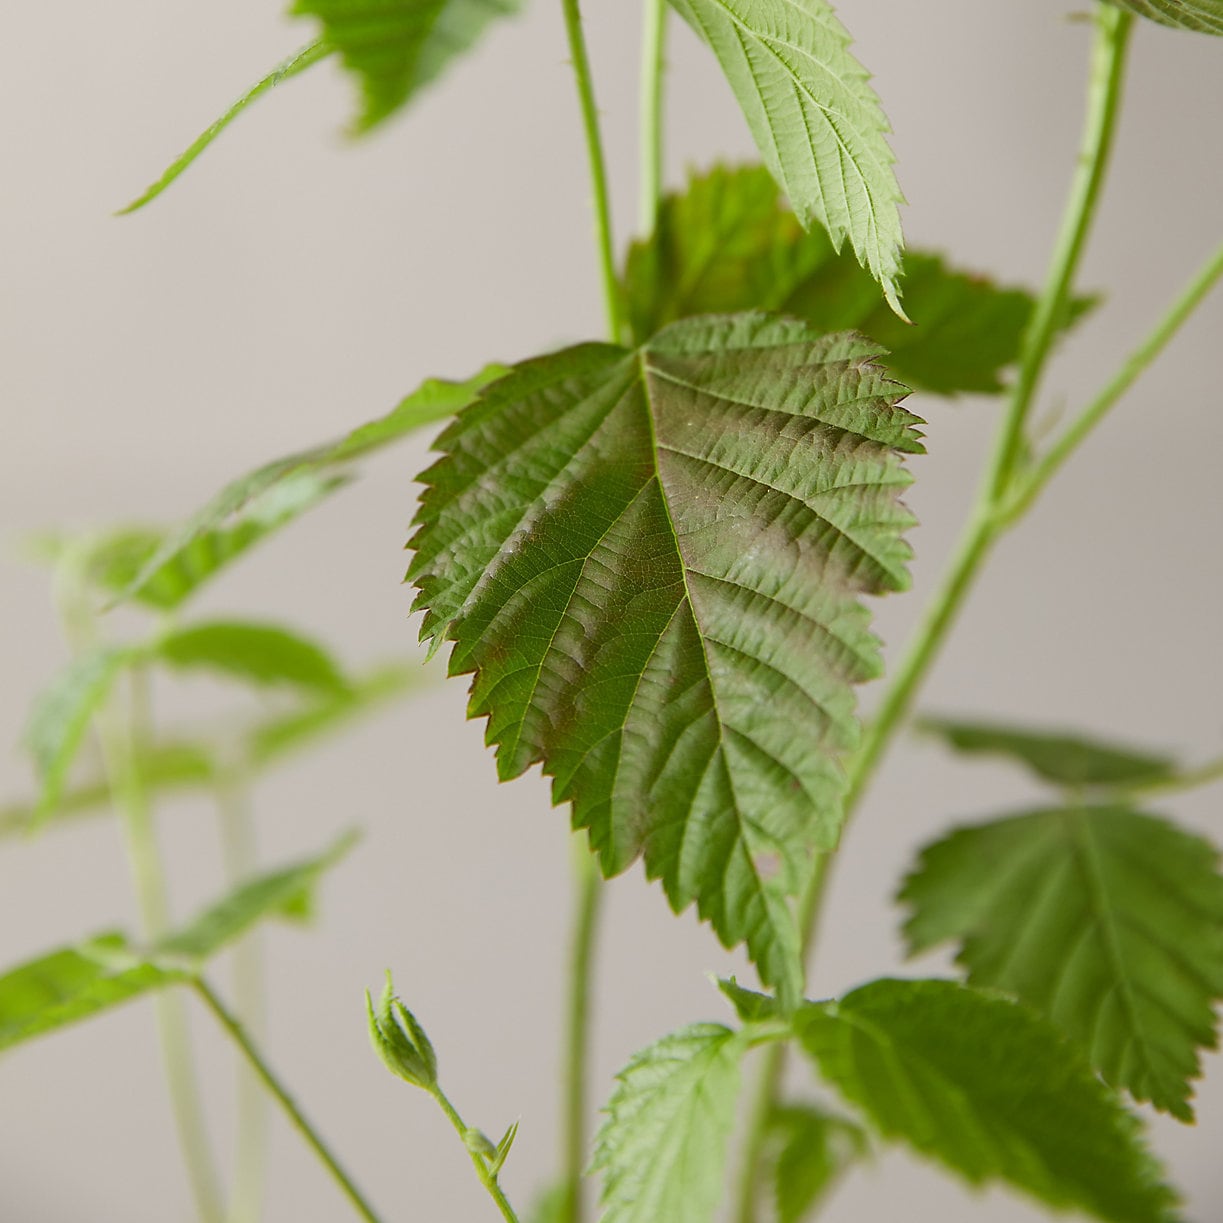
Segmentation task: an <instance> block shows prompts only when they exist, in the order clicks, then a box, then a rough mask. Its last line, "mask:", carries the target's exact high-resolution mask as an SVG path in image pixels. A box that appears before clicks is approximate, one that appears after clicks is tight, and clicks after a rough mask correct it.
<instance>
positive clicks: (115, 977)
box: [0, 934, 186, 1049]
mask: <svg viewBox="0 0 1223 1223" xmlns="http://www.w3.org/2000/svg"><path fill="white" fill-rule="evenodd" d="M185 979H186V974H184V973H181V972H175V971H173V970H170V969H167V968H159V967H157V966H155V965H153V964H146V963H143V962H142V961H141V960H140V959H139V957H137V956H136V955H135V953H134V952H133V951H132V948H131V946H130V945H129V943H128V942H127V939H126V938H124V936H123V935H121V934H104V935H102V936H100V937H98V938H95V939H91V940H90V941H89V942H88V943H83V944H81V945H80V946H79V947H66V948H63V949H61V950H59V951H53V952H51V953H50V954H48V955H44V956H40V957H39V958H38V959H36V960H31V961H29V962H28V963H26V964H22V965H21V966H20V967H18V968H15V969H13V970H12V971H11V972H8V973H5V975H4V976H2V977H0V1049H7V1048H8V1047H10V1046H11V1045H17V1044H20V1043H21V1042H22V1041H26V1040H30V1039H32V1038H33V1037H35V1036H41V1035H43V1034H44V1033H46V1032H53V1031H55V1030H56V1029H57V1028H63V1027H67V1026H68V1025H69V1024H72V1023H77V1022H79V1021H80V1020H82V1019H89V1018H91V1017H92V1016H94V1015H97V1014H100V1013H101V1012H102V1011H107V1010H110V1009H111V1008H112V1007H116V1006H119V1005H121V1004H122V1003H124V1002H127V1001H129V1000H130V999H132V998H137V997H139V996H140V995H141V994H144V993H148V992H149V991H150V990H153V989H160V988H162V987H163V986H165V985H170V984H173V983H174V982H175V981H181V980H185Z"/></svg>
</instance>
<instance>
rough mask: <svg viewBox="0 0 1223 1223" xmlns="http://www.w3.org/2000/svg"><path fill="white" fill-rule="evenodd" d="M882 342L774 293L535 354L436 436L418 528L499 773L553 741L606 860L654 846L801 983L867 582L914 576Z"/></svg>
mask: <svg viewBox="0 0 1223 1223" xmlns="http://www.w3.org/2000/svg"><path fill="white" fill-rule="evenodd" d="M873 357H874V350H873V349H872V348H871V347H870V346H869V345H867V344H866V343H864V342H863V341H862V340H861V339H859V338H858V337H854V336H830V337H827V336H821V335H817V334H816V333H814V332H813V331H811V330H810V329H809V328H806V327H804V326H803V325H802V324H800V323H796V322H793V321H791V320H779V319H769V318H765V317H763V316H758V315H750V316H739V317H732V318H718V319H696V320H687V321H685V322H682V323H677V324H675V325H674V326H672V327H670V328H668V329H667V330H665V331H663V332H661V333H660V334H659V335H658V336H656V337H655V338H654V339H653V340H652V341H651V342H650V343H649V344H647V345H645V346H644V347H642V348H640V349H637V350H635V351H626V350H624V349H622V348H617V347H613V346H610V345H600V344H587V345H581V346H579V347H577V348H572V349H568V350H566V351H564V352H560V353H556V354H553V355H551V356H547V357H542V358H539V359H537V360H534V361H528V362H526V363H524V364H523V365H521V366H519V367H518V368H517V369H516V370H515V372H514V373H513V374H511V375H509V376H508V377H506V378H505V379H503V380H502V381H501V382H499V383H497V384H496V385H495V386H493V387H490V388H489V389H488V390H487V391H486V392H485V393H484V395H483V396H482V398H481V400H480V401H479V402H478V403H477V404H476V405H475V406H474V407H472V408H471V409H468V410H467V411H465V412H463V413H462V414H460V416H459V418H458V420H456V421H455V423H454V424H453V425H451V426H450V428H449V429H447V430H446V431H445V432H444V433H443V434H442V436H441V438H440V439H439V440H438V443H437V447H438V449H440V450H442V451H443V452H444V454H445V457H444V458H442V459H441V460H440V461H439V462H438V463H436V464H435V465H434V466H433V467H432V468H431V469H430V470H429V471H428V472H426V473H425V474H424V476H423V477H422V480H423V481H424V483H425V484H426V485H428V488H427V491H426V493H425V495H424V497H423V499H422V503H421V508H420V511H419V513H418V515H417V519H416V523H417V528H418V529H417V532H416V534H415V536H414V537H413V539H412V541H411V547H413V548H414V549H415V550H416V556H415V558H414V559H413V561H412V566H411V568H410V570H409V577H410V578H411V579H413V580H414V581H415V582H416V583H417V585H418V586H419V588H420V595H419V597H418V599H417V601H416V607H417V608H420V609H424V610H425V612H426V615H425V618H424V623H423V626H422V629H421V636H422V637H423V638H431V639H432V640H433V643H434V647H435V648H436V647H437V646H438V645H440V643H441V642H442V641H444V640H447V639H453V640H454V641H455V642H456V645H455V648H454V650H453V652H452V654H451V657H450V673H451V674H452V675H461V674H467V673H470V672H474V673H475V680H474V682H473V685H472V693H471V700H470V703H469V707H468V712H469V715H470V716H471V717H488V719H489V723H488V728H487V732H486V739H487V740H488V742H489V743H490V744H496V746H497V766H498V771H499V774H500V776H501V777H502V778H503V779H508V778H511V777H517V776H518V775H519V774H521V773H522V772H524V771H525V770H526V769H527V768H529V767H530V766H531V765H532V764H534V763H536V762H537V761H538V762H542V764H543V769H544V772H545V773H546V774H548V775H550V776H552V777H553V778H554V783H553V788H552V796H553V801H554V802H556V803H558V804H559V803H563V802H572V803H573V821H574V824H575V826H576V827H581V828H588V829H589V830H590V834H591V844H592V846H593V848H594V849H595V850H596V852H597V853H598V854H599V857H600V862H601V866H602V869H603V871H604V873H605V874H608V875H611V874H615V873H616V872H618V871H622V870H625V869H626V868H627V867H628V866H629V865H630V864H631V863H632V862H633V861H634V859H635V858H636V857H637V856H638V855H639V854H644V857H645V865H646V871H647V874H648V875H649V876H650V877H651V878H658V877H661V878H662V880H663V885H664V887H665V889H666V892H667V896H668V898H669V900H670V902H671V904H672V906H673V907H674V908H675V909H676V911H679V910H682V909H683V908H685V907H686V906H687V905H689V904H691V903H693V902H695V903H696V904H697V907H698V910H699V912H700V913H701V915H702V917H704V918H705V919H706V920H708V921H710V922H711V923H712V924H713V927H714V929H715V930H716V932H717V933H718V935H719V937H720V938H721V939H722V941H723V942H724V943H726V944H727V945H731V944H734V943H738V942H742V941H746V942H747V946H748V949H749V952H750V954H751V956H752V958H753V960H754V961H755V963H756V965H757V966H758V968H759V970H760V973H761V976H762V978H763V979H764V980H765V982H766V983H768V984H769V985H771V986H775V987H776V988H777V989H778V990H779V993H780V994H781V995H782V998H783V1002H785V1003H786V1004H787V1005H792V1004H794V1003H796V1002H797V1000H798V998H799V996H800V994H801V968H800V966H799V962H798V935H797V931H796V929H795V924H794V918H793V915H792V913H791V912H790V909H789V906H788V904H787V899H786V898H787V897H788V896H791V895H793V894H794V893H795V892H796V891H797V890H798V888H799V887H800V886H801V883H802V881H803V880H804V879H805V878H806V877H807V873H808V871H809V869H810V856H811V853H812V851H813V850H814V849H816V848H817V847H818V848H828V847H830V846H832V845H833V844H835V841H836V837H837V832H838V830H839V827H840V822H841V809H840V799H841V794H842V792H843V788H844V778H843V775H842V770H841V767H840V765H839V763H838V757H839V755H840V754H841V753H842V752H843V751H844V750H846V749H848V748H850V747H852V746H853V745H854V743H856V741H857V737H858V723H857V719H856V717H855V709H854V705H855V698H854V691H853V685H854V684H856V683H858V682H861V681H863V680H865V679H869V678H871V677H873V676H876V675H878V674H879V671H880V668H881V662H880V657H879V649H878V642H877V641H876V639H875V638H874V636H873V635H872V633H871V632H870V621H869V613H868V611H867V609H866V607H865V606H864V605H863V604H862V602H861V601H860V598H859V596H860V595H862V594H865V593H871V594H877V593H881V592H883V591H886V590H898V589H902V588H903V587H904V586H905V585H906V584H907V582H908V575H907V572H906V569H905V564H906V561H907V559H908V557H909V549H908V546H907V544H905V542H904V540H903V538H902V533H903V531H904V529H905V528H906V527H907V526H908V525H909V524H910V523H911V522H912V518H911V516H910V515H909V513H908V511H907V510H906V509H905V508H904V507H903V506H902V505H901V503H900V502H899V500H898V497H899V493H900V491H901V490H902V489H903V488H904V487H905V486H906V485H907V484H908V483H909V476H908V474H907V473H906V471H905V470H904V468H903V465H902V464H901V462H900V459H899V457H898V454H897V452H898V451H901V452H909V453H916V452H919V451H920V450H921V445H920V442H919V441H918V435H917V433H916V432H915V431H914V429H913V426H914V424H915V423H918V422H917V420H916V418H915V417H913V416H911V415H910V414H909V413H907V412H905V411H904V410H903V409H901V408H899V407H897V406H896V404H897V400H898V398H899V396H900V393H901V388H899V387H897V386H896V385H895V384H894V383H892V382H890V381H889V380H888V379H887V378H886V377H884V376H883V373H882V371H881V370H880V369H879V368H878V367H877V366H876V365H875V364H874V363H873Z"/></svg>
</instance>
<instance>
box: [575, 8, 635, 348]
mask: <svg viewBox="0 0 1223 1223" xmlns="http://www.w3.org/2000/svg"><path fill="white" fill-rule="evenodd" d="M561 7H562V9H563V10H564V13H565V32H566V33H567V35H568V37H569V53H570V56H571V57H572V59H573V74H574V77H575V79H576V81H577V89H578V103H579V105H580V107H581V110H582V125H583V127H584V128H585V130H586V152H587V155H588V157H589V159H590V184H591V189H592V191H593V193H594V210H595V230H596V240H597V243H598V247H599V265H600V268H601V269H602V274H603V304H604V308H605V310H606V313H607V331H608V338H609V339H611V340H612V341H613V342H614V343H619V342H620V340H621V339H623V337H624V320H623V316H622V311H621V308H620V284H619V280H618V278H617V276H616V254H615V245H614V242H613V239H612V219H611V201H610V197H609V195H608V191H607V163H606V160H605V158H604V156H603V136H602V132H601V131H600V128H599V110H598V107H597V106H596V105H595V94H594V79H593V77H592V75H591V71H590V57H589V55H588V54H587V52H586V35H585V34H584V33H583V31H582V10H581V8H580V7H579V5H578V0H561Z"/></svg>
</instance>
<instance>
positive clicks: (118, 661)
mask: <svg viewBox="0 0 1223 1223" xmlns="http://www.w3.org/2000/svg"><path fill="white" fill-rule="evenodd" d="M133 657H134V652H133V651H132V650H130V649H127V648H123V647H118V646H102V647H98V648H96V649H93V650H90V651H88V652H86V653H84V654H81V655H80V656H79V657H78V658H75V659H73V661H72V662H70V663H69V664H68V666H67V667H66V668H65V669H64V670H63V671H61V672H60V674H59V676H57V678H56V679H55V680H54V681H53V683H52V684H51V686H50V687H49V688H48V689H47V690H46V691H45V692H43V693H42V695H41V696H39V697H38V698H37V700H36V701H35V702H34V707H33V708H32V710H31V711H30V718H29V721H28V723H27V724H26V731H25V744H26V747H27V748H28V749H29V752H30V755H31V756H32V757H33V759H34V768H35V770H36V772H37V774H38V780H39V785H40V793H39V796H38V801H37V803H36V804H35V808H34V821H33V822H34V824H35V825H37V824H39V823H41V822H42V821H43V820H44V819H46V818H47V816H48V815H50V814H51V812H53V811H54V810H55V808H56V807H57V806H58V805H59V800H60V795H61V794H62V793H63V790H64V785H65V784H66V782H67V779H68V772H69V770H70V769H71V768H72V764H73V761H74V760H75V759H76V755H77V752H78V750H79V749H80V746H81V743H82V741H83V740H84V738H85V732H86V730H88V728H89V723H90V721H91V719H92V718H93V716H94V714H96V713H97V712H98V711H99V710H100V709H101V708H102V706H103V705H104V704H105V703H106V700H107V698H108V697H109V696H110V693H111V689H112V688H113V687H114V684H115V681H116V680H117V679H118V677H119V675H120V673H121V672H122V671H123V669H124V668H125V667H126V666H127V665H128V664H129V663H130V662H131V661H132V659H133Z"/></svg>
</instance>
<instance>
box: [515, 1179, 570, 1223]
mask: <svg viewBox="0 0 1223 1223" xmlns="http://www.w3.org/2000/svg"><path fill="white" fill-rule="evenodd" d="M568 1210H569V1193H568V1190H567V1188H566V1187H565V1186H564V1185H552V1186H550V1187H549V1188H547V1189H545V1190H543V1192H541V1193H539V1194H537V1195H536V1197H535V1200H534V1201H533V1202H532V1203H531V1207H530V1209H529V1210H528V1211H527V1213H526V1216H525V1219H526V1223H569V1215H568Z"/></svg>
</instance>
